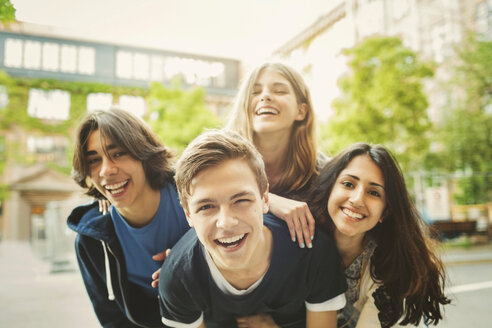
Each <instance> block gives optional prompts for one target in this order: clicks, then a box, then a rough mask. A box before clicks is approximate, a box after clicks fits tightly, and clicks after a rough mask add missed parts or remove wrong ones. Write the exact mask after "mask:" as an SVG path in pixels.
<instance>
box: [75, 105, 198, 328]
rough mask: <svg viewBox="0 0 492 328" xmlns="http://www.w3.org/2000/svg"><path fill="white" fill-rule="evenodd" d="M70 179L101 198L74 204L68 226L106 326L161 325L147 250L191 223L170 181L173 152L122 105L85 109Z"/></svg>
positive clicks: (165, 244) (160, 247) (158, 248)
mask: <svg viewBox="0 0 492 328" xmlns="http://www.w3.org/2000/svg"><path fill="white" fill-rule="evenodd" d="M72 173H73V177H74V179H75V181H76V182H77V183H78V184H79V185H80V186H82V187H84V188H86V190H87V194H88V195H90V196H94V197H96V198H99V199H102V198H106V199H107V200H109V201H110V202H111V204H112V206H111V208H110V210H109V213H107V214H103V213H100V212H99V207H98V203H97V201H96V202H94V203H92V204H89V205H83V206H80V207H77V208H76V209H74V210H73V211H72V213H71V214H70V216H69V218H68V221H67V222H68V226H69V227H70V228H71V229H73V230H74V231H76V232H77V238H76V241H75V249H76V252H77V260H78V262H79V267H80V271H81V273H82V277H83V279H84V283H85V286H86V289H87V292H88V294H89V297H90V299H91V301H92V304H93V306H94V310H95V312H96V315H97V317H98V319H99V321H100V323H101V325H102V326H104V327H162V323H161V319H160V314H159V302H158V299H157V290H156V289H154V288H152V286H151V282H152V278H151V275H152V273H153V272H154V271H156V270H157V269H158V268H159V267H160V266H161V264H162V262H161V261H154V259H153V255H155V254H158V253H160V252H162V251H164V250H166V249H168V248H171V247H172V246H173V245H174V244H175V243H176V242H177V241H178V239H179V238H180V237H181V236H182V235H183V234H184V233H185V232H186V231H187V230H188V229H189V227H188V224H187V221H186V218H185V215H184V212H183V209H182V208H181V206H180V204H179V200H178V194H177V191H176V188H175V186H174V180H173V170H172V156H171V154H170V152H169V150H168V149H167V148H166V147H164V145H163V144H162V143H161V142H160V140H159V139H158V137H157V136H156V135H155V134H154V133H153V132H152V130H151V129H150V127H149V126H148V125H147V124H145V122H143V121H142V120H141V119H139V118H138V117H136V116H134V115H132V114H130V113H128V112H126V111H123V110H116V109H114V110H109V111H95V112H92V113H90V114H88V115H87V116H86V117H85V119H84V120H83V121H82V123H81V124H80V126H79V129H78V131H77V134H76V141H75V151H74V158H73V172H72Z"/></svg>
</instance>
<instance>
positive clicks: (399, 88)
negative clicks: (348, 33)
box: [321, 37, 433, 169]
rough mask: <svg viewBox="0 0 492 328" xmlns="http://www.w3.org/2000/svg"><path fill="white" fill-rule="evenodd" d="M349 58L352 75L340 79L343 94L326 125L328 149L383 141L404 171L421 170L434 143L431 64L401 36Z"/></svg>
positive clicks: (371, 43)
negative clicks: (426, 86)
mask: <svg viewBox="0 0 492 328" xmlns="http://www.w3.org/2000/svg"><path fill="white" fill-rule="evenodd" d="M345 54H346V55H347V56H349V67H350V71H351V72H350V74H349V75H348V76H345V77H343V78H342V79H340V81H339V86H340V88H341V90H342V96H341V97H339V98H338V99H336V100H335V101H334V103H333V108H334V115H333V117H332V118H330V120H329V121H328V122H327V123H326V124H325V125H324V126H322V129H321V131H322V132H321V136H322V139H323V143H322V144H324V145H325V149H324V151H327V153H331V154H333V153H336V152H338V151H340V150H341V149H343V148H345V147H346V146H348V145H350V144H352V143H354V142H358V141H365V142H370V143H380V144H384V145H385V146H387V147H388V148H390V149H391V150H392V151H393V152H394V153H395V155H396V156H397V157H398V160H399V161H400V164H401V165H402V167H404V168H405V169H411V168H415V166H417V164H418V162H419V160H420V158H421V157H423V155H424V154H425V152H426V150H427V149H428V144H429V141H428V138H427V137H426V134H427V132H428V131H429V129H430V128H431V124H430V121H429V118H428V116H427V112H426V109H427V106H428V102H427V98H426V95H425V94H424V91H423V85H422V82H423V79H424V78H427V77H430V76H432V75H433V70H432V67H431V65H429V64H426V63H422V62H419V60H418V58H417V54H416V53H415V52H413V51H412V50H410V49H408V48H407V47H405V46H404V45H403V44H402V42H401V40H400V39H399V38H396V37H373V38H369V39H366V40H365V41H364V42H363V43H361V44H359V45H357V46H355V47H354V48H352V49H349V50H346V51H345Z"/></svg>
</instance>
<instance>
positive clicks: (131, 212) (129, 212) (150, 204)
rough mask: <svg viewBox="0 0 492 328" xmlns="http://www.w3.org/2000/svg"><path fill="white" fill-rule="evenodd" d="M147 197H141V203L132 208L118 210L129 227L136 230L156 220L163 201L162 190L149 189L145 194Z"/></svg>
mask: <svg viewBox="0 0 492 328" xmlns="http://www.w3.org/2000/svg"><path fill="white" fill-rule="evenodd" d="M144 194H145V195H142V197H140V198H139V199H140V201H139V202H137V203H136V204H134V205H133V206H132V207H131V208H123V209H119V208H117V209H118V212H120V214H121V216H123V217H124V218H125V220H126V221H127V222H128V224H129V225H131V226H132V227H134V228H141V227H143V226H145V225H147V224H148V223H149V222H150V221H152V219H153V218H154V216H155V214H156V213H157V210H158V209H159V204H160V201H161V192H160V190H154V189H152V188H150V187H149V189H147V190H146V191H145V192H144Z"/></svg>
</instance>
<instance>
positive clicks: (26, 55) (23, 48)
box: [4, 38, 96, 75]
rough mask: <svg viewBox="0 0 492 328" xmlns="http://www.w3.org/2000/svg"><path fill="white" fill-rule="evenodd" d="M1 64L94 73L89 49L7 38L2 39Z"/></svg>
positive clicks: (92, 57) (93, 62)
mask: <svg viewBox="0 0 492 328" xmlns="http://www.w3.org/2000/svg"><path fill="white" fill-rule="evenodd" d="M4 64H5V66H7V67H17V68H26V69H42V70H45V71H52V72H57V71H61V72H63V73H79V74H86V75H92V74H94V73H95V70H96V68H95V67H96V51H95V49H94V48H92V47H85V46H81V47H76V46H73V45H68V44H61V45H60V44H58V43H55V42H41V41H35V40H26V41H23V40H20V39H11V38H8V39H6V40H5V52H4Z"/></svg>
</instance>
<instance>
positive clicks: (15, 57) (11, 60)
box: [4, 39, 22, 67]
mask: <svg viewBox="0 0 492 328" xmlns="http://www.w3.org/2000/svg"><path fill="white" fill-rule="evenodd" d="M4 56H5V59H4V64H5V66H7V67H21V66H22V40H18V39H7V40H5V53H4Z"/></svg>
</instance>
